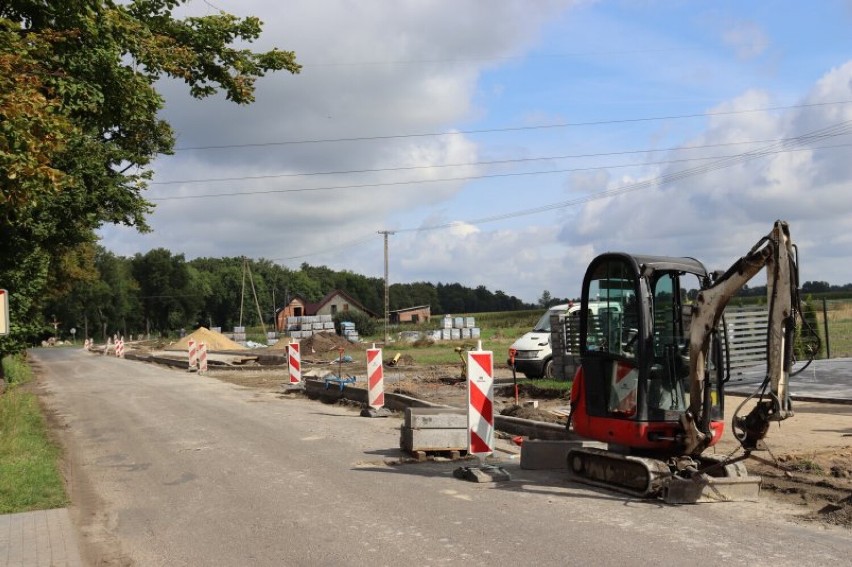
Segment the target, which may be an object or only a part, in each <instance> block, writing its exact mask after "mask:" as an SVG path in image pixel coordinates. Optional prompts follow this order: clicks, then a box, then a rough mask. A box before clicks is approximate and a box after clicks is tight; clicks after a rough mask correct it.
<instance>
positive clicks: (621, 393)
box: [610, 362, 639, 415]
mask: <svg viewBox="0 0 852 567" xmlns="http://www.w3.org/2000/svg"><path fill="white" fill-rule="evenodd" d="M638 383H639V371H638V370H636V368H635V367H634V366H632V365H629V364H624V363H623V362H619V363H618V364H617V365H616V366H614V367H613V369H612V390H611V391H612V395H611V396H610V397H611V398H614V399H610V406H614V407H611V408H610V410H614V411H617V412H619V413H622V414H625V415H633V414H634V413H636V388H637V386H638Z"/></svg>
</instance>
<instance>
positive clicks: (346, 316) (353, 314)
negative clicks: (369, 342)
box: [334, 311, 378, 337]
mask: <svg viewBox="0 0 852 567" xmlns="http://www.w3.org/2000/svg"><path fill="white" fill-rule="evenodd" d="M342 321H348V322H350V323H355V330H356V331H358V335H360V336H362V337H365V336H370V335H374V334H376V329H377V327H378V323H377V322H376V320H375V319H373V318H372V317H370V316H369V315H365V314H364V313H361V312H360V311H347V312H345V313H337V314H336V315H335V316H334V330H335V331H337V334H338V335H339V334H341V331H340V323H341V322H342Z"/></svg>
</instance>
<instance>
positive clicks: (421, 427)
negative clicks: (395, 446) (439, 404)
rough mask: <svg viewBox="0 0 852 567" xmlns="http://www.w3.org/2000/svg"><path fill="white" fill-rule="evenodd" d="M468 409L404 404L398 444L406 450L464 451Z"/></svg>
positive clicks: (411, 451) (466, 440)
mask: <svg viewBox="0 0 852 567" xmlns="http://www.w3.org/2000/svg"><path fill="white" fill-rule="evenodd" d="M467 444H468V438H467V410H465V409H459V408H406V409H405V419H404V421H403V424H402V427H401V428H400V436H399V447H400V449H402V450H403V451H407V452H409V453H414V454H417V453H426V452H446V451H458V452H462V451H467Z"/></svg>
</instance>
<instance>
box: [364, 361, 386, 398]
mask: <svg viewBox="0 0 852 567" xmlns="http://www.w3.org/2000/svg"><path fill="white" fill-rule="evenodd" d="M367 384H368V386H367V405H368V406H370V407H371V408H373V409H379V408H381V407H383V406H384V405H385V371H384V367H383V366H382V349H380V348H368V349H367Z"/></svg>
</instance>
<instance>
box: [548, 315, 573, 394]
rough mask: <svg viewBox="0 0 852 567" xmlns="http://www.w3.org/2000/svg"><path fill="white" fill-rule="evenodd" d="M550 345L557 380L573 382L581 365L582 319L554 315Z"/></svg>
mask: <svg viewBox="0 0 852 567" xmlns="http://www.w3.org/2000/svg"><path fill="white" fill-rule="evenodd" d="M550 345H551V348H552V349H553V372H554V376H555V378H556V379H557V380H573V379H574V373H575V372H577V368H578V367H579V365H580V317H578V316H574V317H571V316H566V315H565V314H564V313H558V314H557V313H554V314H553V315H551V316H550Z"/></svg>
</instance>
